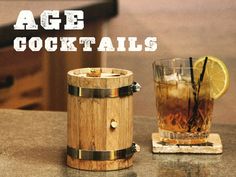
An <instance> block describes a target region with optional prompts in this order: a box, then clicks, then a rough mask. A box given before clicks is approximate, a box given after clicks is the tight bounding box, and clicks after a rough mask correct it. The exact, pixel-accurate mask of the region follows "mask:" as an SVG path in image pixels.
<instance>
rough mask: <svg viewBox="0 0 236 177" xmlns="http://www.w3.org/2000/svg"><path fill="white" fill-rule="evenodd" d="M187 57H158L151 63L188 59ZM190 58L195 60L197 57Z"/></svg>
mask: <svg viewBox="0 0 236 177" xmlns="http://www.w3.org/2000/svg"><path fill="white" fill-rule="evenodd" d="M189 58H190V57H189ZM189 58H181V57H176V58H160V59H156V60H154V61H153V63H155V62H157V61H172V60H189ZM192 59H193V60H196V59H197V58H196V57H192Z"/></svg>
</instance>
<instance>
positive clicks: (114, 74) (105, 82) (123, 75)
mask: <svg viewBox="0 0 236 177" xmlns="http://www.w3.org/2000/svg"><path fill="white" fill-rule="evenodd" d="M67 78H68V84H70V85H74V86H80V87H85V86H86V87H87V88H117V87H122V86H126V85H129V84H132V82H133V72H132V71H129V70H125V69H118V68H80V69H75V70H71V71H69V72H68V75H67Z"/></svg>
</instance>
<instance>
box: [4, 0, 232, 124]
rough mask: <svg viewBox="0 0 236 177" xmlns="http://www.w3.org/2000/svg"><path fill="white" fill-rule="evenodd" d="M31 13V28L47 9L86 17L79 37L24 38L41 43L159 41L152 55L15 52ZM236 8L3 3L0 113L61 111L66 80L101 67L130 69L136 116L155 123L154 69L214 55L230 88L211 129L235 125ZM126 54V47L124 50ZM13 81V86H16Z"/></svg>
mask: <svg viewBox="0 0 236 177" xmlns="http://www.w3.org/2000/svg"><path fill="white" fill-rule="evenodd" d="M22 9H30V10H32V12H33V13H34V15H35V18H36V22H38V20H39V18H38V17H39V15H40V13H41V12H42V11H43V10H45V9H58V10H61V11H62V15H63V10H64V9H83V10H84V12H85V29H84V30H83V31H63V30H61V31H57V32H55V31H51V32H50V31H49V32H46V31H45V30H43V29H40V30H39V31H36V32H27V37H29V38H30V37H32V36H40V37H41V38H45V37H47V36H58V37H61V36H77V37H80V36H95V37H96V40H97V41H99V39H100V38H101V37H102V36H109V37H111V38H112V41H114V47H116V43H115V41H116V37H118V36H124V37H131V36H136V37H138V42H139V43H140V44H143V42H144V40H145V38H146V37H148V36H156V37H157V39H158V49H157V51H156V52H109V53H100V52H96V51H95V50H96V47H97V46H96V45H95V46H94V47H93V49H95V50H94V52H91V53H85V52H82V51H81V50H82V49H81V46H79V45H78V51H77V52H71V53H70V52H54V53H48V52H46V51H43V50H42V51H41V52H37V53H33V52H30V51H27V52H24V53H19V52H14V51H13V48H12V41H13V40H14V38H15V37H16V36H25V35H26V33H25V32H24V31H23V32H22V31H21V32H19V31H14V30H13V29H12V28H13V27H12V25H13V24H14V23H15V21H16V18H17V16H18V13H19V11H20V10H22ZM235 19H236V1H233V0H224V1H220V0H205V1H195V0H176V1H171V0H145V1H144V0H136V1H127V0H118V1H116V0H84V1H50V2H49V1H0V47H1V49H0V108H17V109H40V110H56V111H66V94H67V93H66V72H67V71H68V70H71V69H75V68H79V67H93V66H106V67H116V68H123V69H129V70H131V71H133V72H134V75H135V81H137V82H139V83H140V84H141V85H142V91H141V92H139V93H138V94H135V95H134V114H135V115H145V116H152V117H153V116H155V115H156V108H155V98H154V85H153V79H152V67H151V64H152V62H153V61H154V60H157V59H161V58H173V57H181V58H187V57H190V56H192V57H195V58H198V57H200V56H204V55H213V56H216V57H219V58H221V59H222V60H223V61H224V62H225V64H226V65H227V67H228V69H229V72H230V76H231V84H230V88H229V90H228V92H227V93H226V94H225V95H224V96H223V97H222V98H220V99H219V100H216V101H215V107H214V122H218V123H219V122H220V123H228V124H232V123H234V124H235V123H236V119H235V118H234V116H233V115H235V114H236V106H235V104H234V102H235V98H236V92H235V90H236V82H235V81H236V79H235V78H234V76H235V73H236V59H235V55H236V50H235V46H236V23H235ZM127 46H128V44H127ZM13 81H14V82H13Z"/></svg>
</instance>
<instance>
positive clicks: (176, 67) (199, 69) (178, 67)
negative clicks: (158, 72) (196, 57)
mask: <svg viewBox="0 0 236 177" xmlns="http://www.w3.org/2000/svg"><path fill="white" fill-rule="evenodd" d="M156 66H162V65H156ZM162 67H163V68H165V69H184V70H187V69H188V70H191V69H193V70H198V71H202V68H198V67H190V66H182V67H180V66H162ZM206 71H207V70H206ZM206 71H205V72H206Z"/></svg>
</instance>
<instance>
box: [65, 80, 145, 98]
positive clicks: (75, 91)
mask: <svg viewBox="0 0 236 177" xmlns="http://www.w3.org/2000/svg"><path fill="white" fill-rule="evenodd" d="M140 89H141V86H140V85H139V84H138V83H136V82H134V83H133V84H131V85H128V86H125V87H120V88H114V89H94V88H82V87H76V86H73V85H68V93H69V94H70V95H74V96H79V97H85V98H115V97H124V96H130V95H133V93H134V92H138V91H140Z"/></svg>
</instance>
